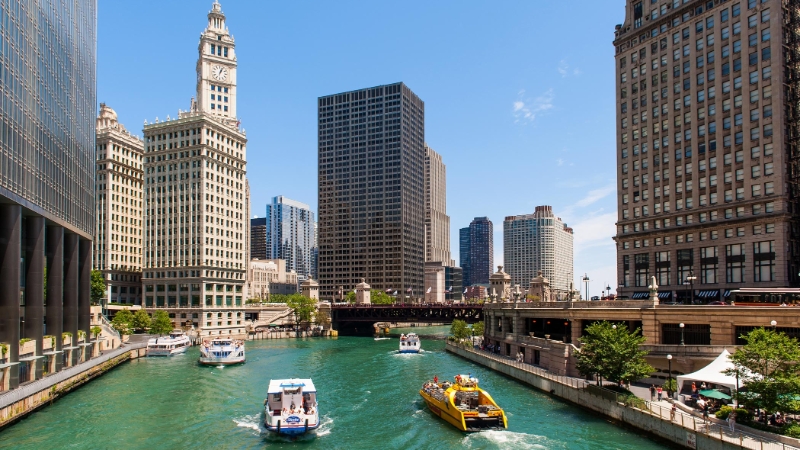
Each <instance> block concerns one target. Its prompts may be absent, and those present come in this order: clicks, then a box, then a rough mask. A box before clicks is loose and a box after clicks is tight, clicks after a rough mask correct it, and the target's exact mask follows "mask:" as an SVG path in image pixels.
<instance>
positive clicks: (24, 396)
mask: <svg viewBox="0 0 800 450" xmlns="http://www.w3.org/2000/svg"><path fill="white" fill-rule="evenodd" d="M145 346H146V344H145V343H137V344H132V345H126V346H123V347H120V348H116V349H114V350H111V351H108V352H105V354H103V355H102V356H99V357H97V358H93V359H91V360H89V361H86V362H84V363H82V364H78V365H76V366H74V367H70V368H68V369H65V370H63V371H61V372H58V373H55V374H53V375H50V376H48V377H45V378H42V379H41V380H37V381H34V382H32V383H29V384H26V385H24V386H20V387H19V388H18V389H14V390H13V391H8V392H4V393H3V394H2V395H0V430H2V429H3V428H4V427H6V426H8V425H11V424H13V423H15V422H16V421H18V420H19V419H21V418H23V417H25V416H26V415H28V414H30V413H32V412H34V411H36V410H37V409H39V408H41V407H44V406H46V405H48V404H52V403H53V402H54V401H56V400H58V399H59V398H61V397H63V396H64V395H66V394H67V393H69V392H70V391H72V390H74V389H77V388H78V387H80V386H83V385H84V384H86V383H88V382H89V381H91V380H93V379H95V378H97V377H99V376H100V375H102V374H104V373H106V372H108V371H109V370H111V369H113V368H114V367H116V366H118V365H120V364H122V363H123V362H125V361H128V360H130V359H135V358H139V357H141V356H144V347H145Z"/></svg>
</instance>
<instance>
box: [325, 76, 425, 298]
mask: <svg viewBox="0 0 800 450" xmlns="http://www.w3.org/2000/svg"><path fill="white" fill-rule="evenodd" d="M318 107H319V135H318V139H319V180H318V181H319V283H320V297H321V298H332V297H333V295H334V292H337V291H338V288H339V287H340V286H341V287H343V288H344V291H345V292H347V291H350V290H352V289H353V287H354V286H355V285H356V284H358V283H359V282H360V281H361V278H364V279H366V280H367V282H368V283H369V284H370V285H371V286H372V288H373V289H378V290H386V289H392V290H397V291H398V293H399V295H402V294H403V293H405V295H406V296H409V297H410V296H413V297H421V296H422V281H423V264H424V259H425V185H424V170H425V169H424V164H425V147H424V143H425V104H424V103H423V102H422V100H420V98H419V97H417V96H416V94H414V93H413V92H412V91H411V89H409V88H408V87H407V86H406V85H405V84H403V83H396V84H390V85H386V86H376V87H373V88H369V89H360V90H357V91H352V92H344V93H341V94H336V95H329V96H325V97H320V98H319V100H318Z"/></svg>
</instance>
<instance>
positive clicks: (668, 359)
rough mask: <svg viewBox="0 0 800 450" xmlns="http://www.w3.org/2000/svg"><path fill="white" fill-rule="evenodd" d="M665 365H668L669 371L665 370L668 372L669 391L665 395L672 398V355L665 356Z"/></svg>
mask: <svg viewBox="0 0 800 450" xmlns="http://www.w3.org/2000/svg"><path fill="white" fill-rule="evenodd" d="M667 363H668V364H669V369H667V370H669V381H667V386H668V387H669V389H667V394H668V395H669V396H670V398H672V391H671V389H672V355H667Z"/></svg>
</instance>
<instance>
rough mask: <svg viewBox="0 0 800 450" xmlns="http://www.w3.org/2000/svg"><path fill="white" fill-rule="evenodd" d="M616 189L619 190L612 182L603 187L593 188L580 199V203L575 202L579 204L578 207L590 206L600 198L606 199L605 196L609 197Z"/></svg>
mask: <svg viewBox="0 0 800 450" xmlns="http://www.w3.org/2000/svg"><path fill="white" fill-rule="evenodd" d="M616 190H617V187H616V186H615V185H613V184H610V185H608V186H605V187H602V188H600V189H593V190H591V191H589V193H587V194H586V196H585V197H583V198H582V199H580V200H579V201H578V203H576V204H575V206H578V207H581V208H583V207H586V206H589V205H591V204H592V203H595V202H597V201H598V200H601V199H604V198H606V197H608V195H609V194H611V193H613V192H614V191H616Z"/></svg>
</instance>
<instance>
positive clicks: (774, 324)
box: [769, 320, 778, 331]
mask: <svg viewBox="0 0 800 450" xmlns="http://www.w3.org/2000/svg"><path fill="white" fill-rule="evenodd" d="M769 324H770V325H772V331H775V327H776V326H777V325H778V322H776V321H774V320H773V321H772V322H770V323H769Z"/></svg>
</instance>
